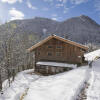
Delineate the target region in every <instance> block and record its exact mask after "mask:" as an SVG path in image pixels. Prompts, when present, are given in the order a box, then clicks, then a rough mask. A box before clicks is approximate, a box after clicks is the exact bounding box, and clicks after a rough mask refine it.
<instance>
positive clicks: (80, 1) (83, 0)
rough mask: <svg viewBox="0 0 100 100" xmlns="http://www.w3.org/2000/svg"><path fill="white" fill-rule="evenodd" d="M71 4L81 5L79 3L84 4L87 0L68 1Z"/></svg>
mask: <svg viewBox="0 0 100 100" xmlns="http://www.w3.org/2000/svg"><path fill="white" fill-rule="evenodd" d="M70 1H71V3H72V4H76V5H78V4H81V3H86V2H87V1H88V0H70Z"/></svg>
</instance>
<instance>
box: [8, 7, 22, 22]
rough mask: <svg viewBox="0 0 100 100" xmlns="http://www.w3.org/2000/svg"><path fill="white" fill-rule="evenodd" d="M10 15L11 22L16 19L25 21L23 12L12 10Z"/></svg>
mask: <svg viewBox="0 0 100 100" xmlns="http://www.w3.org/2000/svg"><path fill="white" fill-rule="evenodd" d="M9 14H10V16H11V18H10V20H16V19H23V18H24V14H23V13H22V12H21V11H19V10H16V8H12V9H11V10H10V11H9Z"/></svg>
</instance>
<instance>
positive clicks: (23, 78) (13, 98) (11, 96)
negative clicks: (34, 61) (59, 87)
mask: <svg viewBox="0 0 100 100" xmlns="http://www.w3.org/2000/svg"><path fill="white" fill-rule="evenodd" d="M32 71H33V70H27V71H23V72H20V73H18V74H17V76H16V78H15V81H14V82H12V84H11V86H10V87H8V82H7V80H6V81H5V82H4V83H3V91H4V94H3V95H1V94H0V100H20V96H21V95H22V93H23V92H24V91H25V89H26V88H28V87H29V84H30V83H31V82H33V81H35V80H37V79H38V78H39V76H37V75H35V74H33V75H31V74H26V73H30V72H32Z"/></svg>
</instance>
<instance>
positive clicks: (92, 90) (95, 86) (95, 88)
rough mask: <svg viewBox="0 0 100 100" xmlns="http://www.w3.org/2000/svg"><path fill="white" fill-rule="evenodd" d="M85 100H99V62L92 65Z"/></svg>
mask: <svg viewBox="0 0 100 100" xmlns="http://www.w3.org/2000/svg"><path fill="white" fill-rule="evenodd" d="M89 82H90V86H89V88H88V91H87V100H100V60H97V61H95V62H94V63H93V68H92V70H91V78H90V81H89Z"/></svg>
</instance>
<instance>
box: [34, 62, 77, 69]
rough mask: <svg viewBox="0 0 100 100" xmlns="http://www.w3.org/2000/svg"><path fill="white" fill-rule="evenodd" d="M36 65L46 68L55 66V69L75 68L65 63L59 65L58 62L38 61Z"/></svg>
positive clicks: (73, 65) (74, 65)
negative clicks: (46, 66) (45, 66)
mask: <svg viewBox="0 0 100 100" xmlns="http://www.w3.org/2000/svg"><path fill="white" fill-rule="evenodd" d="M36 64H37V65H48V66H55V67H70V68H76V67H77V65H76V64H67V63H60V62H44V61H39V62H37V63H36Z"/></svg>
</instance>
